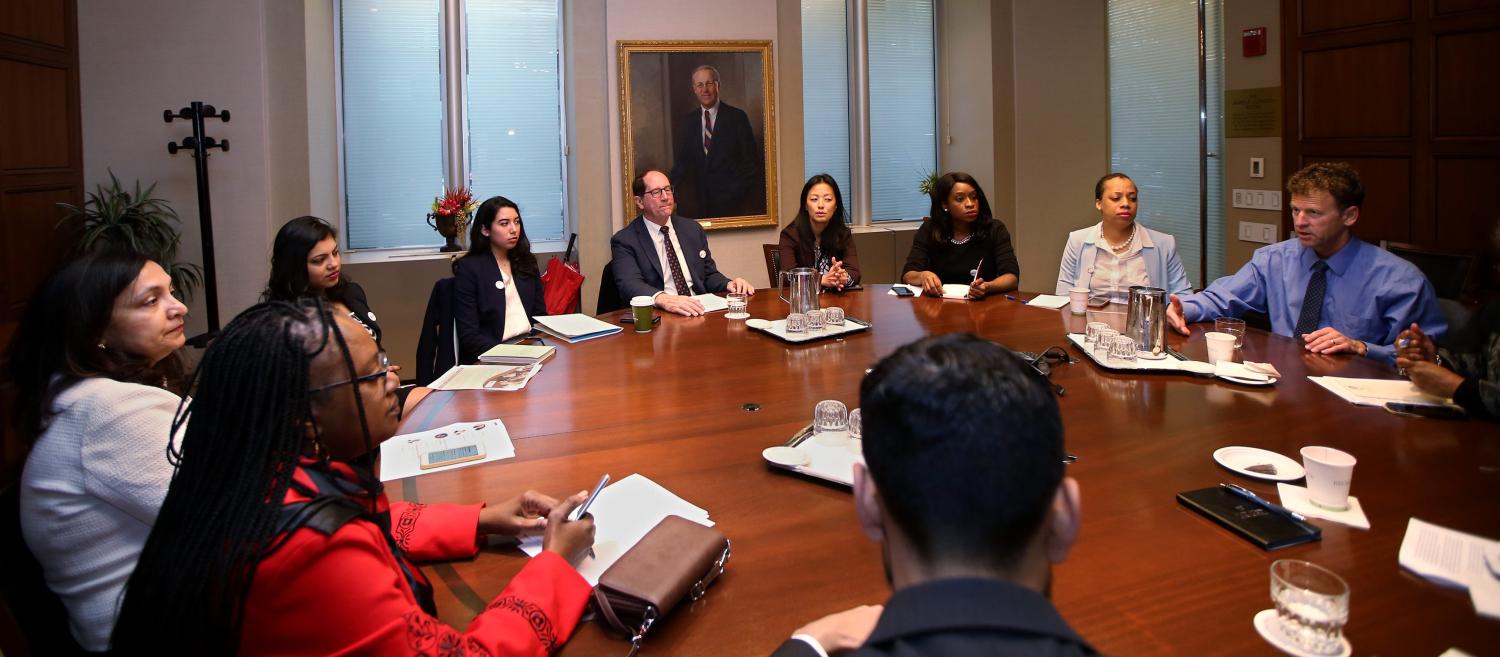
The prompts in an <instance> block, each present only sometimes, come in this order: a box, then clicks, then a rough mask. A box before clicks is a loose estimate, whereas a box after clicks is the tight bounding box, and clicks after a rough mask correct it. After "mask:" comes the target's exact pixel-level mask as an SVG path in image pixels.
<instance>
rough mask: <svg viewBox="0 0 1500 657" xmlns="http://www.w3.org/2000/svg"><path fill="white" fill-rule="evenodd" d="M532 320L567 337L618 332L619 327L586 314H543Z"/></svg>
mask: <svg viewBox="0 0 1500 657" xmlns="http://www.w3.org/2000/svg"><path fill="white" fill-rule="evenodd" d="M532 321H534V322H536V323H537V324H541V325H543V326H545V327H547V328H548V329H551V332H552V333H555V334H557V335H563V336H567V337H577V336H580V335H589V334H593V333H611V334H612V333H619V332H620V330H621V329H620V327H619V326H616V325H614V324H609V323H606V322H602V321H599V320H597V319H594V318H593V317H589V316H588V315H584V314H580V313H572V314H569V315H543V316H541V317H533V318H532Z"/></svg>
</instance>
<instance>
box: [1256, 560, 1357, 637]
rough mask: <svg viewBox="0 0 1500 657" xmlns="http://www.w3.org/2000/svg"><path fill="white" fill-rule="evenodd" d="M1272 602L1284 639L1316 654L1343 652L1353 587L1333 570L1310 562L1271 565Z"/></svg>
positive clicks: (1296, 561)
mask: <svg viewBox="0 0 1500 657" xmlns="http://www.w3.org/2000/svg"><path fill="white" fill-rule="evenodd" d="M1271 602H1272V603H1274V604H1275V605H1276V621H1275V622H1276V624H1277V626H1278V627H1279V629H1280V633H1281V636H1282V638H1284V639H1286V641H1287V642H1288V643H1291V644H1292V645H1295V646H1297V647H1298V648H1301V649H1303V650H1306V651H1307V652H1310V653H1313V654H1315V655H1337V654H1339V653H1340V652H1342V651H1343V636H1344V624H1345V623H1347V622H1349V585H1348V584H1346V583H1345V582H1344V580H1343V578H1341V577H1339V576H1338V575H1336V574H1334V573H1333V572H1332V571H1330V570H1328V569H1326V568H1323V567H1321V566H1318V565H1317V564H1314V563H1309V562H1307V561H1299V560H1296V559H1281V560H1278V561H1276V562H1275V563H1272V564H1271Z"/></svg>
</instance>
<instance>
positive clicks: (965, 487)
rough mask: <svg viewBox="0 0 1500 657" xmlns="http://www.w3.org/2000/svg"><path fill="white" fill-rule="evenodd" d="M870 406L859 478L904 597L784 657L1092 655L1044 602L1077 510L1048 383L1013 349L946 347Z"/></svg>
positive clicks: (870, 393) (899, 369)
mask: <svg viewBox="0 0 1500 657" xmlns="http://www.w3.org/2000/svg"><path fill="white" fill-rule="evenodd" d="M859 398H860V408H861V409H862V411H861V413H862V414H863V416H864V417H863V421H862V423H861V424H862V426H863V428H864V431H863V437H864V445H863V447H864V455H865V463H866V464H867V465H860V464H855V466H854V506H855V511H856V513H857V515H858V516H859V523H860V525H861V526H862V527H863V528H864V532H865V534H866V535H867V536H869V537H870V539H871V540H874V541H875V542H877V543H880V545H881V548H882V552H883V553H884V555H885V565H886V579H887V580H888V581H889V582H890V584H891V586H892V588H894V589H895V592H894V593H893V594H892V595H891V597H890V599H889V600H887V601H886V604H885V608H884V609H883V610H882V609H881V608H879V607H859V608H855V609H851V610H849V611H845V612H840V613H838V614H834V615H832V616H828V617H826V618H823V619H821V620H818V621H814V622H813V623H810V624H808V625H806V626H804V627H803V628H802V629H799V630H798V631H797V633H796V634H795V635H794V636H793V638H792V639H790V640H788V641H787V642H785V643H783V644H782V646H781V648H780V649H778V650H777V652H776V657H792V656H804V657H812V656H813V655H817V654H828V653H835V652H839V651H844V650H852V651H853V653H852V654H853V655H856V656H858V657H875V656H877V655H905V656H917V655H934V656H935V655H942V656H944V657H963V656H966V655H976V656H977V655H985V656H987V657H988V656H990V655H1092V654H1095V652H1094V650H1093V648H1091V647H1090V646H1089V645H1088V644H1087V643H1086V642H1084V640H1083V639H1082V638H1080V637H1079V636H1078V634H1077V633H1075V632H1074V631H1073V630H1072V628H1070V627H1069V626H1068V624H1067V622H1066V621H1064V620H1063V618H1062V616H1061V615H1059V614H1058V613H1057V610H1056V609H1055V608H1053V606H1052V602H1051V601H1050V600H1049V599H1048V597H1047V596H1048V591H1049V590H1050V588H1051V580H1052V564H1054V563H1058V562H1061V561H1062V560H1063V559H1064V558H1065V557H1066V556H1067V554H1068V549H1069V548H1070V547H1072V545H1073V540H1074V539H1075V538H1076V537H1077V535H1078V524H1079V515H1078V508H1079V507H1078V483H1077V482H1076V481H1074V480H1073V479H1072V478H1069V477H1065V476H1063V458H1064V452H1063V440H1062V439H1063V429H1062V417H1061V416H1060V415H1059V414H1058V411H1057V400H1056V399H1055V398H1054V397H1053V396H1052V390H1051V389H1050V388H1049V387H1048V386H1047V385H1046V383H1045V382H1044V381H1043V379H1042V377H1041V376H1039V375H1038V374H1037V373H1036V371H1035V370H1033V369H1031V368H1030V367H1028V366H1027V365H1026V363H1025V362H1023V361H1022V360H1021V359H1020V357H1018V356H1016V355H1015V354H1014V353H1012V352H1011V351H1009V350H1007V349H1005V348H1004V347H1001V346H999V345H996V344H994V343H991V342H988V341H985V340H982V339H980V338H978V337H975V336H973V335H969V334H949V335H943V336H937V337H930V338H925V339H923V340H920V341H918V342H914V343H912V344H909V345H907V346H905V347H902V348H901V349H899V350H897V351H896V353H894V354H892V355H891V356H889V357H887V358H886V359H885V360H883V361H881V362H880V363H879V364H877V365H876V366H875V369H874V370H873V371H871V373H870V374H868V375H866V376H865V379H864V382H863V383H862V384H861V385H860V393H859ZM815 646H816V647H815ZM825 651H826V652H825Z"/></svg>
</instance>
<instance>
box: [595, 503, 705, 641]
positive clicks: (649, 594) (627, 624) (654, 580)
mask: <svg viewBox="0 0 1500 657" xmlns="http://www.w3.org/2000/svg"><path fill="white" fill-rule="evenodd" d="M728 562H729V539H728V538H725V536H724V534H723V533H722V532H720V531H719V530H717V529H714V528H713V527H705V526H703V525H700V524H698V523H696V522H693V521H691V520H688V519H686V518H682V517H680V516H667V517H666V518H665V519H663V520H662V521H661V522H659V523H657V525H656V526H655V527H653V528H652V529H651V531H649V532H647V533H646V535H645V537H643V538H641V541H640V542H639V543H636V544H635V547H632V548H630V550H629V551H628V552H626V553H625V554H624V555H623V556H621V557H620V559H619V561H616V562H615V563H614V565H612V566H610V567H609V569H608V570H606V571H604V574H602V575H600V576H599V585H598V586H596V587H594V601H595V602H596V603H598V606H599V615H600V616H602V617H603V618H604V620H605V622H607V623H609V625H610V627H613V628H614V629H616V630H619V631H621V632H624V633H625V634H626V635H627V636H629V637H630V654H631V655H634V654H635V652H636V651H637V650H640V648H641V641H642V639H643V638H644V637H645V636H646V632H648V631H650V630H651V625H652V624H653V623H655V622H657V621H658V620H660V619H661V618H662V617H664V616H666V615H667V613H668V612H670V611H672V608H673V607H675V606H676V605H677V603H678V602H681V601H682V599H683V598H691V599H692V600H697V599H699V598H701V597H703V594H704V592H706V591H707V590H708V587H709V585H710V584H713V582H714V580H715V579H718V577H719V575H722V574H723V573H724V564H726V563H728Z"/></svg>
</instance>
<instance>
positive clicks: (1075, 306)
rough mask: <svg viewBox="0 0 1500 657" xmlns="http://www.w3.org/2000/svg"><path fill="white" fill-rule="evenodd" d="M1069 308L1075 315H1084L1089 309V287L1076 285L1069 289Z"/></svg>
mask: <svg viewBox="0 0 1500 657" xmlns="http://www.w3.org/2000/svg"><path fill="white" fill-rule="evenodd" d="M1068 309H1069V310H1071V311H1073V314H1074V315H1082V314H1084V313H1087V312H1088V311H1089V289H1088V288H1086V287H1075V288H1073V289H1071V290H1068Z"/></svg>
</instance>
